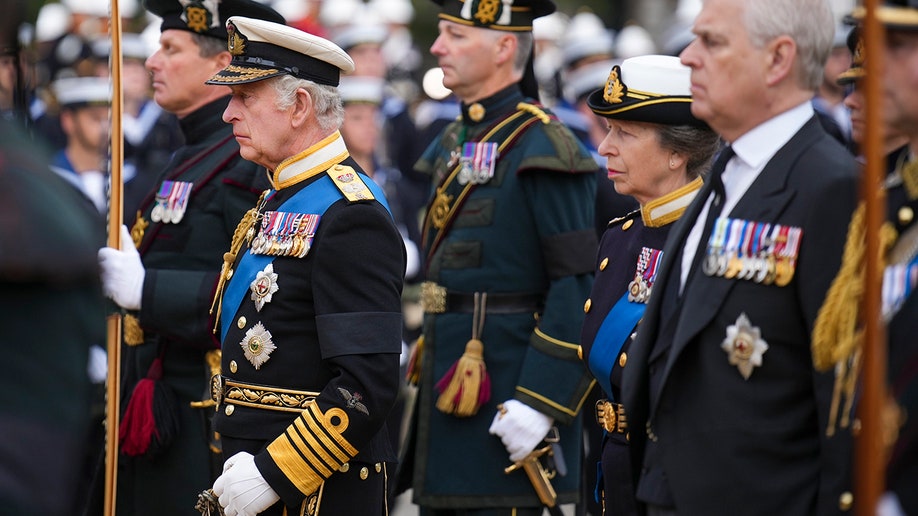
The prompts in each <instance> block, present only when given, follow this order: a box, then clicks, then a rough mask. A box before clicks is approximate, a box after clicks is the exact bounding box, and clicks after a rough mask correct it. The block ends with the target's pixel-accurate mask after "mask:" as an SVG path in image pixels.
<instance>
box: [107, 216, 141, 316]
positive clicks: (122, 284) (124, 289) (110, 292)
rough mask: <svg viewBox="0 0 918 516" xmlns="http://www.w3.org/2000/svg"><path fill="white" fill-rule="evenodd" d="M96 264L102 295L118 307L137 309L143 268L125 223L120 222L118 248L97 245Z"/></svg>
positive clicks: (138, 307) (138, 308)
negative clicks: (100, 274)
mask: <svg viewBox="0 0 918 516" xmlns="http://www.w3.org/2000/svg"><path fill="white" fill-rule="evenodd" d="M99 267H100V269H101V273H102V291H103V292H104V293H105V295H106V296H108V297H110V298H111V299H112V300H114V301H115V303H118V306H120V307H121V308H125V309H127V310H140V298H141V297H142V295H143V278H144V276H146V271H145V270H144V268H143V262H141V261H140V253H138V252H137V248H136V247H134V240H133V239H132V238H131V234H130V233H129V232H128V229H127V226H121V250H120V251H119V250H117V249H113V248H111V247H103V248H102V249H99Z"/></svg>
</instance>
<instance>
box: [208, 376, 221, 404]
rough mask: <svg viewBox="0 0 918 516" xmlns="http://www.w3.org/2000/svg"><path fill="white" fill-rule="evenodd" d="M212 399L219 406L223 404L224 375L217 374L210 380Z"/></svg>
mask: <svg viewBox="0 0 918 516" xmlns="http://www.w3.org/2000/svg"><path fill="white" fill-rule="evenodd" d="M210 397H211V399H212V400H214V401H215V402H216V403H217V405H220V404H221V403H223V375H220V374H215V375H213V376H212V377H211V378H210Z"/></svg>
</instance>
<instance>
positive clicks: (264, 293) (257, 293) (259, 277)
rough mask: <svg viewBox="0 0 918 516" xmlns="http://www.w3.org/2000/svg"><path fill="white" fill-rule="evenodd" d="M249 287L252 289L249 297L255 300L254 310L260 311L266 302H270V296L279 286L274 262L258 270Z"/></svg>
mask: <svg viewBox="0 0 918 516" xmlns="http://www.w3.org/2000/svg"><path fill="white" fill-rule="evenodd" d="M249 288H250V289H251V290H252V295H251V296H250V298H251V299H252V301H255V310H257V311H259V312H260V311H261V309H262V308H263V307H264V306H265V304H266V303H270V302H271V298H272V297H273V296H274V293H275V292H277V291H278V288H279V287H278V286H277V273H275V272H274V264H273V263H269V264H268V265H267V267H265V270H263V271H258V274H256V275H255V279H254V280H252V283H251V284H250V285H249Z"/></svg>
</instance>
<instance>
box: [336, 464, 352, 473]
mask: <svg viewBox="0 0 918 516" xmlns="http://www.w3.org/2000/svg"><path fill="white" fill-rule="evenodd" d="M349 469H351V463H350V462H345V463H344V464H342V465H341V468H339V469H338V471H340V472H342V473H347V472H348V470H349Z"/></svg>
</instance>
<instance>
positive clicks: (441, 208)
mask: <svg viewBox="0 0 918 516" xmlns="http://www.w3.org/2000/svg"><path fill="white" fill-rule="evenodd" d="M519 107H520V106H517V108H518V109H517V111H515V112H513V113H512V114H510V115H509V116H507V117H506V118H504V119H503V120H501V121H500V123H498V124H497V125H495V126H494V127H493V128H492V129H491V130H489V131H488V132H487V133H486V134H485V135H484V136H483V137H482V138H481V140H478V141H477V142H476V143H484V142H487V141H488V140H489V139H490V138H493V137H494V136H495V135H496V134H497V132H498V131H500V130H502V129H504V128H506V127H507V126H508V125H509V124H510V123H511V122H514V121H516V120H518V119H520V118H521V117H523V116H525V115H527V114H531V115H532V116H531V117H530V118H527V119H525V120H523V122H522V123H521V124H520V125H519V126H518V127H516V128H514V129H513V130H512V131H511V132H510V134H509V135H508V136H507V138H505V139H504V140H503V142H501V144H500V145H499V146H498V147H497V156H500V153H501V152H502V151H503V150H504V149H505V148H506V147H507V146H508V145H509V144H510V143H512V142H513V141H515V140H516V137H517V136H518V135H519V134H520V133H522V132H523V131H524V130H526V129H527V128H528V127H529V126H531V125H532V124H533V123H535V122H536V121H539V120H541V118H540V117H539V116H537V115H535V114H532V113H531V112H530V111H529V110H524V109H519ZM466 129H467V128H466V127H465V126H463V127H462V130H461V133H460V137H459V140H460V141H459V142H458V147H457V149H458V150H457V151H455V152H456V153H460V152H461V149H462V146H463V145H464V144H465V141H464V140H465V132H466ZM453 155H454V156H457V155H458V154H453ZM495 159H497V157H495ZM462 166H463V164H462V162H461V160H459V162H458V163H456V164H455V165H454V166H453V167H454V168H453V170H452V171H451V172H450V173H449V174H447V175H446V176H444V178H443V180H442V181H441V182H440V184H439V185H437V188H436V190H435V193H434V196H433V199H431V201H430V203H429V204H428V207H427V214H426V215H425V217H424V224H423V228H424V231H423V240H422V244H421V245H422V247H427V243H428V240H429V239H430V234H431V232H432V231H433V230H434V229H436V230H437V233H436V235H435V236H434V238H433V242H432V243H431V244H430V246H429V247H428V251H427V263H428V264H429V263H430V262H431V258H432V257H433V254H434V252H436V250H437V248H438V247H439V245H440V243H441V242H442V240H443V237H445V236H446V234H447V233H449V227H450V226H451V225H452V222H453V221H454V220H455V218H456V214H457V213H458V212H459V209H460V208H461V207H462V205H463V204H464V203H465V201H466V200H467V199H468V197H469V195H470V194H471V193H472V191H473V190H474V189H475V186H477V183H476V182H472V181H470V182H469V183H467V184H466V185H465V187H464V188H463V189H462V191H461V192H460V193H459V194H458V195H457V196H455V202H454V196H452V195H449V194H448V193H446V191H447V189H448V188H449V187H450V186H451V185H452V184H453V181H454V180H455V179H456V178H457V177H458V175H459V173H460V171H461V170H462Z"/></svg>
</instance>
